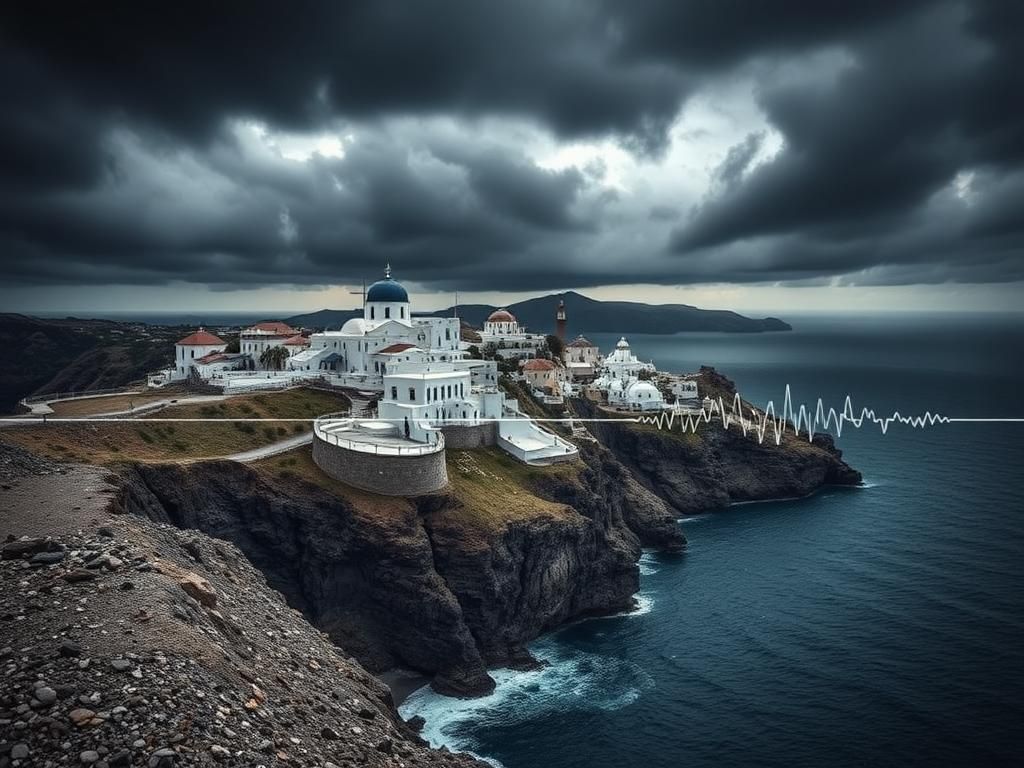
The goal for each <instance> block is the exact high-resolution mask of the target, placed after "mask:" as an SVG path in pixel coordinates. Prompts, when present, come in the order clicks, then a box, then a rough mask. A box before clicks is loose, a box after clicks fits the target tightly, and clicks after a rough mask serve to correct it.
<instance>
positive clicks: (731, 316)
mask: <svg viewBox="0 0 1024 768" xmlns="http://www.w3.org/2000/svg"><path fill="white" fill-rule="evenodd" d="M559 299H561V300H563V301H565V309H566V313H567V315H568V318H569V322H568V331H569V334H570V335H575V334H578V333H680V332H683V331H690V332H693V331H712V332H722V333H760V332H763V331H789V330H792V327H791V326H790V325H789V324H788V323H785V322H783V321H782V320H779V319H777V318H773V317H768V318H763V319H758V318H750V317H745V316H744V315H740V314H738V313H736V312H729V311H727V310H720V309H699V308H697V307H693V306H690V305H689V304H642V303H640V302H632V301H598V300H597V299H591V298H589V297H588V296H584V295H583V294H581V293H576V292H575V291H568V292H566V293H559V294H550V295H547V296H540V297H538V298H535V299H527V300H526V301H520V302H517V303H515V304H509V305H508V307H507V309H508V310H509V311H510V312H512V314H514V315H515V316H516V318H517V319H518V320H519V322H520V323H522V324H523V325H525V326H526V327H527V329H529V330H530V331H533V332H535V333H553V332H554V330H555V327H554V326H555V320H554V318H555V308H556V307H557V306H558V301H559ZM495 309H498V307H494V306H491V305H489V304H460V305H459V307H458V313H459V317H461V318H462V319H463V320H465V321H466V322H467V323H469V324H470V325H473V326H476V327H478V328H479V327H480V326H481V325H483V322H484V320H485V319H487V316H488V315H489V314H491V312H493V311H494V310H495ZM454 311H455V310H454V308H451V307H449V308H448V309H442V310H438V311H436V312H431V313H426V314H429V315H432V316H434V317H446V316H451V315H452V314H453V313H454ZM358 314H359V311H358V310H354V309H338V310H335V309H322V310H320V311H318V312H311V313H309V314H304V315H295V316H293V317H289V318H286V320H285V322H288V323H290V324H292V325H296V326H303V327H306V328H326V327H330V328H338V327H340V326H341V325H342V324H343V323H344V322H345V321H346V320H348V319H349V318H351V317H355V316H356V315H358Z"/></svg>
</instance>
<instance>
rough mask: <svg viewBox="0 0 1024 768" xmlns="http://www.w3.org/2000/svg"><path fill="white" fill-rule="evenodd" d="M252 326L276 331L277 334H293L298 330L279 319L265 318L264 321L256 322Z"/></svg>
mask: <svg viewBox="0 0 1024 768" xmlns="http://www.w3.org/2000/svg"><path fill="white" fill-rule="evenodd" d="M252 328H253V329H255V330H257V331H266V332H267V333H276V334H278V335H279V336H294V335H295V334H296V333H298V331H297V330H295V329H294V328H292V327H291V326H290V325H288V323H282V322H280V321H279V320H267V321H266V322H262V323H256V325H254V326H252Z"/></svg>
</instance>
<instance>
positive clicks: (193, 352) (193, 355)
mask: <svg viewBox="0 0 1024 768" xmlns="http://www.w3.org/2000/svg"><path fill="white" fill-rule="evenodd" d="M195 356H196V351H195V350H194V349H193V350H192V358H193V359H195Z"/></svg>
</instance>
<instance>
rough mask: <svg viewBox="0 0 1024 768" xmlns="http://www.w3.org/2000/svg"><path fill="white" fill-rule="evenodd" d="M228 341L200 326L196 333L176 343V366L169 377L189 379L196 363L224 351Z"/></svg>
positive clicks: (176, 379)
mask: <svg viewBox="0 0 1024 768" xmlns="http://www.w3.org/2000/svg"><path fill="white" fill-rule="evenodd" d="M226 347H227V342H225V341H224V340H223V339H221V338H220V337H219V336H214V335H213V334H212V333H210V332H209V331H207V330H205V329H203V328H199V330H197V331H196V332H195V333H192V334H189V335H188V336H186V337H185V338H183V339H181V340H180V341H178V342H177V343H175V345H174V367H173V369H171V371H169V374H170V375H169V376H168V378H169V379H170V380H171V381H181V380H183V379H187V378H188V375H189V371H190V370H191V369H192V367H193V366H194V365H195V364H196V361H197V360H202V359H203V358H205V357H207V356H208V355H212V354H214V353H216V352H223V351H224V349H225V348H226Z"/></svg>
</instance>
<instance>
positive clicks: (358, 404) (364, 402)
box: [345, 389, 380, 419]
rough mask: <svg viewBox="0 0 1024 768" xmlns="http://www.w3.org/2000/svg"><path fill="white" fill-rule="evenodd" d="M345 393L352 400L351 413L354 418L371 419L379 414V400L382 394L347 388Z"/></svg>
mask: <svg viewBox="0 0 1024 768" xmlns="http://www.w3.org/2000/svg"><path fill="white" fill-rule="evenodd" d="M345 395H346V396H347V397H348V399H349V400H350V401H351V402H352V411H351V415H352V418H354V419H371V418H373V417H374V416H376V415H377V400H379V399H380V395H378V394H376V393H370V392H357V391H356V390H352V389H347V390H345Z"/></svg>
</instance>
